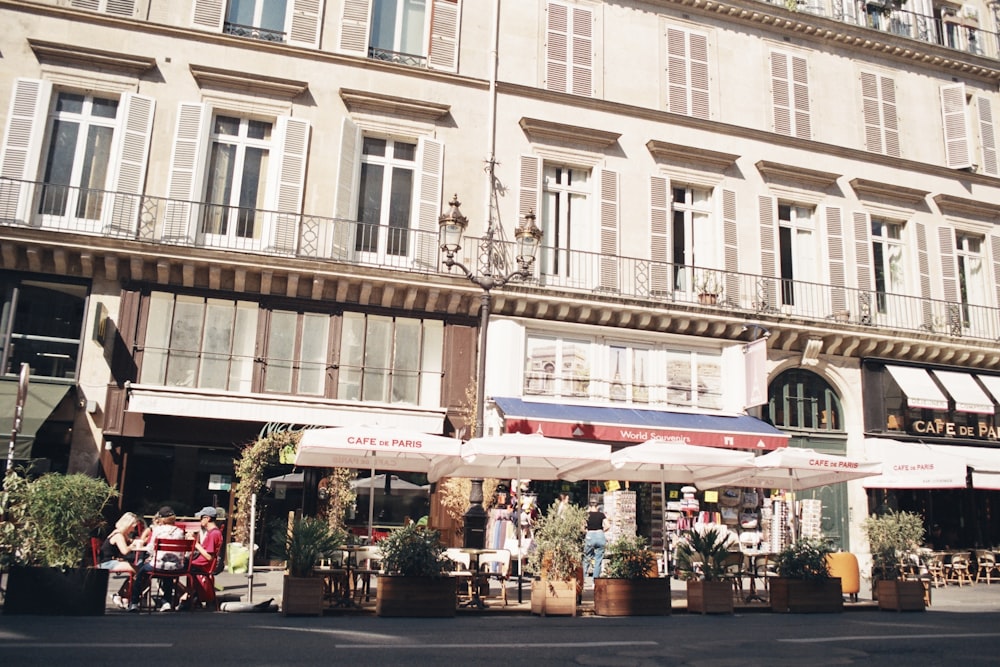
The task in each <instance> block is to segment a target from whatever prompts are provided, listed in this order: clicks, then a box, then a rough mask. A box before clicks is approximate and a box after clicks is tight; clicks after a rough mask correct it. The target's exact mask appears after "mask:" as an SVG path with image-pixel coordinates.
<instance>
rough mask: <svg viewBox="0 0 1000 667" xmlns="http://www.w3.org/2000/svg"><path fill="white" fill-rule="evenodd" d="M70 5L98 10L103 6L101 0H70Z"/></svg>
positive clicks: (93, 10) (92, 10)
mask: <svg viewBox="0 0 1000 667" xmlns="http://www.w3.org/2000/svg"><path fill="white" fill-rule="evenodd" d="M69 6H70V7H73V8H75V9H86V10H88V11H91V12H96V11H98V10H99V9H100V8H101V0H70V3H69Z"/></svg>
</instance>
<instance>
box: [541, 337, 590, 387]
mask: <svg viewBox="0 0 1000 667" xmlns="http://www.w3.org/2000/svg"><path fill="white" fill-rule="evenodd" d="M590 348H591V343H590V342H589V341H586V340H572V339H568V338H566V339H564V338H545V337H534V336H529V337H528V340H527V355H526V357H527V358H526V360H525V393H528V394H535V395H545V396H572V397H586V396H588V395H589V394H590V390H591V386H590V381H591V361H590Z"/></svg>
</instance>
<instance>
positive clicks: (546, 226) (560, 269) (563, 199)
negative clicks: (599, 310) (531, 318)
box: [538, 164, 593, 279]
mask: <svg viewBox="0 0 1000 667" xmlns="http://www.w3.org/2000/svg"><path fill="white" fill-rule="evenodd" d="M543 173H544V178H543V182H542V210H541V215H540V216H539V221H538V224H539V226H540V227H541V229H542V239H543V240H544V243H545V248H544V249H543V251H542V253H541V257H540V260H541V261H540V262H539V267H540V271H541V272H542V273H543V274H545V275H552V276H562V277H564V278H579V279H585V278H587V276H585V275H584V276H577V275H576V274H577V273H578V271H577V268H578V266H574V265H575V264H577V263H578V262H580V258H578V257H575V256H574V254H573V252H572V251H573V250H591V249H592V240H591V237H592V235H593V229H592V226H591V220H590V219H591V215H590V202H589V197H590V189H591V185H590V171H588V170H586V169H577V168H575V167H567V166H561V165H549V164H546V165H545V167H544V172H543Z"/></svg>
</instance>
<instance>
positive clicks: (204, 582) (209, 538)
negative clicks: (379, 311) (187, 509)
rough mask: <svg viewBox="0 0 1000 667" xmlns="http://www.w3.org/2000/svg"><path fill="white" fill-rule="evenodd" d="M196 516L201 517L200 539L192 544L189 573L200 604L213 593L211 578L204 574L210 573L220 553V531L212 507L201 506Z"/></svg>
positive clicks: (211, 596)
mask: <svg viewBox="0 0 1000 667" xmlns="http://www.w3.org/2000/svg"><path fill="white" fill-rule="evenodd" d="M197 516H198V518H199V519H201V540H200V541H198V542H195V544H194V549H195V551H194V556H193V557H192V558H191V575H192V578H193V579H194V582H195V591H194V593H195V597H196V598H197V600H198V601H199V604H200V603H201V602H206V601H209V600H211V599H212V598H213V595H214V593H215V591H213V590H210V587H211V586H212V580H211V579H210V578H209V577H208V576H206V575H211V574H212V569H213V568H214V566H215V558H216V556H218V555H220V554H221V551H222V531H221V530H219V527H218V526H217V525H215V517H216V516H217V512H216V509H215V508H214V507H202V508H201V509H200V510H198V515H197Z"/></svg>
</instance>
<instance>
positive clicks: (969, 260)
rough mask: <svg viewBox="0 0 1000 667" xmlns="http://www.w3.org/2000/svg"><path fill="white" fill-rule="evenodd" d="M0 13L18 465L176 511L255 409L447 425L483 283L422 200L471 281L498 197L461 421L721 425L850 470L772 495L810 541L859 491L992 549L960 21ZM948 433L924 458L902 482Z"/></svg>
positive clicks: (989, 204) (658, 12)
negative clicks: (859, 466)
mask: <svg viewBox="0 0 1000 667" xmlns="http://www.w3.org/2000/svg"><path fill="white" fill-rule="evenodd" d="M0 14H2V16H3V17H4V21H3V24H4V25H5V26H6V29H5V30H4V31H3V32H2V34H0V53H2V63H3V67H2V68H0V114H3V115H2V116H0V127H2V128H3V130H2V131H3V135H2V136H0V140H2V144H0V270H2V272H0V279H2V284H3V288H4V290H5V291H4V301H3V303H4V311H3V318H4V319H3V320H2V322H0V332H2V333H3V339H2V341H0V346H2V348H0V358H2V362H3V369H2V370H3V372H4V373H5V375H4V380H5V381H6V382H5V383H4V384H5V386H6V387H8V388H7V389H4V397H3V399H2V400H5V401H7V404H11V400H9V396H10V394H11V391H10V390H9V387H11V386H13V385H14V384H15V383H14V382H12V380H15V379H16V376H17V373H18V369H19V368H20V364H21V363H29V364H30V367H31V374H32V378H31V380H32V383H31V386H32V387H33V389H32V391H33V392H36V393H37V394H38V397H37V398H34V399H33V400H34V401H35V403H37V404H38V405H41V404H43V403H44V401H45V400H48V403H44V404H45V406H46V407H45V408H44V409H41V413H43V414H35V416H34V417H33V418H34V420H35V422H37V423H38V426H37V428H36V432H35V433H32V434H30V436H34V441H33V442H32V441H31V437H26V438H24V439H23V442H22V443H21V444H20V445H19V447H20V448H21V449H20V450H19V451H21V455H22V456H24V457H27V456H32V457H37V458H44V459H47V460H49V461H50V464H51V465H52V466H53V467H55V468H57V469H69V470H90V471H96V470H97V469H99V468H100V469H102V470H103V471H104V473H105V474H107V475H108V476H109V477H110V478H111V479H112V480H114V481H116V482H118V483H120V484H122V486H123V490H124V492H125V495H124V497H123V502H124V503H126V504H128V503H136V504H139V503H143V502H153V501H154V499H163V498H175V497H176V498H179V499H182V500H185V501H188V502H190V503H192V504H193V505H197V503H198V502H207V501H209V500H211V497H210V496H209V495H208V494H209V493H210V491H209V484H210V482H209V479H210V476H211V475H217V474H225V470H226V467H227V465H228V461H229V460H231V458H232V453H233V449H234V445H238V444H240V443H243V442H246V441H247V440H248V439H250V438H252V437H253V436H254V435H255V434H257V433H258V432H260V430H261V429H262V428H268V427H269V426H268V425H270V427H272V428H273V427H284V426H277V425H293V426H297V427H301V426H317V425H328V426H332V425H347V424H369V425H380V426H381V425H397V426H403V427H406V428H412V429H416V430H420V431H424V432H428V433H444V434H456V435H459V436H462V435H465V436H468V434H469V430H470V429H469V412H470V408H471V407H472V406H471V405H470V401H469V398H468V396H469V395H470V394H469V389H470V387H472V386H474V384H475V380H476V370H475V366H476V355H477V350H476V346H477V342H476V340H477V333H478V332H477V328H478V322H479V320H478V315H479V308H480V296H481V293H482V290H480V288H479V287H477V286H476V285H474V284H472V283H471V282H470V281H468V280H466V279H465V278H464V277H463V276H462V274H461V272H459V271H454V270H453V271H448V270H446V269H445V267H444V266H443V265H442V263H441V260H442V255H441V252H440V250H439V243H438V216H439V215H440V214H441V213H442V212H443V211H445V210H446V209H447V205H448V202H449V200H450V199H451V197H452V194H453V193H457V194H458V197H459V199H460V200H461V210H462V212H463V213H464V214H465V215H466V216H467V217H468V218H469V220H470V226H469V229H468V230H467V232H466V234H467V236H466V240H465V242H463V244H462V248H461V250H460V251H459V253H458V256H457V259H459V260H460V261H461V262H462V263H463V264H465V265H466V266H468V267H470V268H471V269H473V270H474V271H478V270H479V267H481V266H482V265H483V263H484V260H485V257H486V256H487V253H485V252H483V251H482V248H481V247H480V245H479V244H478V239H479V238H480V237H482V236H484V234H486V232H487V230H488V229H492V231H493V233H494V234H495V235H496V238H499V239H501V241H502V243H500V244H499V245H498V246H497V247H496V248H494V250H495V253H494V255H493V258H494V262H493V263H494V265H496V266H499V267H500V270H502V271H504V272H505V273H506V272H507V271H510V270H513V269H514V268H515V265H514V261H513V257H512V250H511V246H512V241H513V237H514V229H515V228H516V226H517V225H518V224H520V222H521V221H522V220H523V219H524V216H526V215H528V214H529V213H530V214H533V215H535V216H536V224H537V225H538V227H539V228H540V229H541V230H542V231H543V233H544V236H543V240H542V248H541V250H540V252H539V255H538V258H537V261H536V262H535V265H534V267H533V271H534V275H535V278H534V280H532V281H530V282H528V283H517V282H512V283H510V284H508V285H507V286H505V287H504V288H502V289H497V290H494V291H493V302H492V307H493V316H494V317H493V320H492V325H491V327H490V331H489V334H490V335H489V344H488V349H487V350H486V351H485V353H486V364H487V372H486V376H485V382H486V385H485V386H486V396H487V408H488V409H487V414H486V415H485V417H486V427H487V429H488V430H490V431H493V430H499V429H500V428H501V427H506V429H507V430H518V429H530V430H536V431H537V430H539V429H540V430H542V431H543V432H545V433H546V434H549V435H554V436H558V437H569V438H582V439H599V440H604V441H608V442H612V443H613V444H616V445H621V444H624V443H627V442H634V441H636V440H637V439H639V438H642V437H643V436H648V437H661V438H663V439H668V440H669V439H679V440H684V441H692V440H694V441H697V440H698V438H699V437H700V436H699V435H698V434H699V433H701V434H704V433H709V434H712V435H709V436H704V437H705V438H706V439H708V440H712V439H713V438H715V437H719V438H721V440H720V441H719V442H718V443H716V442H703V443H702V444H720V445H726V444H730V445H734V446H737V447H747V448H759V449H767V448H769V447H770V446H777V445H776V444H775V443H777V442H778V441H780V440H781V438H776V440H775V442H771V443H770V444H768V445H764V446H758V445H759V443H761V442H763V441H762V440H761V439H760V437H759V436H760V435H761V434H764V435H765V436H766V438H772V437H775V436H774V434H773V433H771V432H770V431H769V428H770V427H768V426H767V425H766V424H761V423H760V422H759V421H757V420H755V419H751V418H752V417H757V418H761V419H763V420H764V421H767V422H770V423H772V424H773V425H774V426H776V427H777V428H778V429H780V430H781V431H783V432H784V434H786V435H788V436H790V437H791V444H792V446H807V447H812V448H814V449H817V450H820V451H825V452H830V453H840V454H846V455H848V456H851V457H856V458H863V457H866V456H867V457H871V458H875V459H878V460H883V461H884V462H885V463H886V465H885V471H886V472H885V473H884V475H883V478H880V479H879V481H878V482H867V483H866V482H861V481H856V482H851V483H849V484H846V485H835V486H832V487H826V488H823V489H819V490H816V491H813V492H810V493H811V494H812V495H816V496H817V497H820V498H822V499H823V501H824V519H823V520H824V525H823V530H824V532H825V533H827V534H828V535H829V536H831V537H833V538H835V539H836V540H837V541H838V543H839V544H840V545H841V546H843V547H844V548H848V549H852V550H855V551H859V552H864V550H865V548H866V547H865V545H864V540H863V538H862V537H861V534H860V531H859V521H860V518H861V517H863V516H865V515H866V514H867V513H868V511H869V506H871V507H876V506H879V505H882V504H890V505H895V506H898V507H903V508H907V509H913V510H916V511H920V512H922V513H924V514H925V516H926V517H927V520H928V525H930V524H931V523H938V524H941V525H943V526H947V527H954V530H955V538H954V545H958V546H963V547H965V546H967V547H973V546H977V545H992V544H995V543H997V542H1000V524H997V523H996V521H995V519H994V520H992V522H990V521H985V520H982V521H980V520H974V517H975V516H977V515H980V516H982V515H986V514H989V515H990V516H994V517H995V516H997V512H986V511H985V510H986V509H987V508H993V507H994V506H995V505H996V503H997V502H998V501H1000V496H997V495H996V493H995V492H994V491H992V490H991V489H995V488H1000V483H996V482H991V481H990V480H991V479H992V477H991V474H992V473H1000V453H998V452H997V451H996V449H995V448H996V447H997V445H998V440H997V437H996V425H997V402H998V399H1000V346H998V344H997V340H998V339H1000V318H998V314H1000V229H998V227H997V220H998V216H1000V165H998V162H997V145H996V129H995V122H996V119H995V114H996V113H1000V109H998V110H997V111H996V112H995V111H994V109H993V107H994V106H998V99H997V84H998V81H1000V51H998V40H997V30H998V17H997V16H996V15H995V13H994V10H993V8H992V6H991V5H989V4H987V3H982V2H972V3H969V4H956V3H952V2H942V1H938V0H909V2H906V3H904V4H902V5H899V4H898V3H896V4H892V3H885V4H883V3H881V2H878V3H876V2H870V3H864V2H861V3H850V2H841V1H833V0H828V1H824V0H816V1H813V0H810V1H809V2H795V1H794V0H792V1H791V2H785V1H782V2H775V3H765V2H755V1H753V0H724V1H718V2H717V1H714V0H713V1H706V0H645V1H643V0H606V1H599V0H504V1H503V2H500V1H499V0H492V1H491V0H229V1H228V2H227V1H225V0H134V1H129V0H52V1H48V2H46V1H42V0H38V1H35V2H29V1H15V0H0ZM765 334H766V346H767V364H766V375H767V378H766V380H767V383H768V385H769V389H768V390H767V392H766V393H767V396H762V395H761V392H760V391H759V390H758V391H757V392H756V393H757V396H752V394H754V393H755V392H753V391H748V390H747V376H748V373H747V372H746V370H745V369H746V368H747V364H746V362H745V357H746V355H745V348H746V346H747V344H748V343H750V342H751V341H752V340H755V339H761V338H764V336H765ZM757 379H758V380H760V379H761V378H757ZM46 392H47V393H46ZM43 394H44V396H43ZM5 405H6V404H5ZM38 412H39V410H37V409H36V410H34V413H38ZM699 420H701V421H699ZM747 420H749V421H747ZM24 435H25V436H28V435H29V434H27V433H25V434H24ZM726 438H728V440H726ZM889 440H894V441H898V442H895V443H889V442H887V441H889ZM768 442H770V441H768ZM780 444H783V442H782V443H780ZM894 446H895V447H907V446H908V447H909V449H904V450H902V451H903V454H901V456H903V460H904V461H910V462H911V463H912V462H914V461H917V462H919V465H916V466H913V467H914V468H916V469H917V470H916V471H909V470H907V469H906V466H905V465H904V466H899V465H897V463H894V461H896V459H894V458H892V456H891V455H890V454H891V453H892V452H891V451H890V450H892V451H895V450H894V449H893V447H894ZM25 448H27V449H25ZM949 455H951V456H956V457H958V458H960V459H961V460H962V463H964V466H959V467H962V468H963V472H964V473H966V474H965V475H963V476H962V479H961V480H958V479H957V475H956V474H952V475H950V476H947V477H944V476H938V475H936V473H935V474H934V475H930V476H929V477H928V475H926V474H923V473H926V472H927V471H928V470H932V471H938V470H943V469H944V468H945V467H946V466H945V459H946V458H947V457H948V456H949ZM949 460H950V459H949ZM890 473H891V474H890ZM910 473H912V474H910ZM996 476H997V475H995V474H994V475H993V477H996ZM966 477H968V479H966ZM216 481H218V480H216ZM866 485H867V486H872V488H871V489H870V490H866ZM648 502H649V503H650V504H649V506H647V507H645V509H644V510H643V511H644V512H645V513H646V514H645V516H646V517H647V522H646V526H647V528H646V530H648V531H650V532H652V533H653V536H654V538H657V539H658V538H659V530H660V528H659V526H658V525H657V521H656V520H654V519H652V518H650V517H652V516H654V515H655V514H656V513H657V512H659V511H660V508H659V505H653V504H652V503H658V502H659V500H658V499H651V500H649V501H648ZM977 508H982V509H983V510H984V511H983V512H982V513H981V514H978V510H977ZM974 510H976V511H974Z"/></svg>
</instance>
